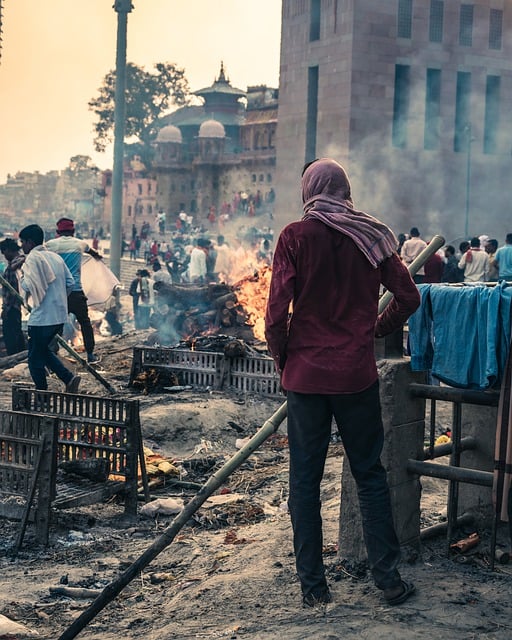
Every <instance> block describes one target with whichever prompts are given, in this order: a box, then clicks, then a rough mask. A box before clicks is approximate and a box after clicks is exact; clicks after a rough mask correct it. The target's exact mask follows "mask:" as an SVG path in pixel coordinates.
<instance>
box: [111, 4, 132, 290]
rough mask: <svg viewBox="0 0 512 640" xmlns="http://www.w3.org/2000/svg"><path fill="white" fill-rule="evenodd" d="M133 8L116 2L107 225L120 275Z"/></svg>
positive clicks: (115, 267)
mask: <svg viewBox="0 0 512 640" xmlns="http://www.w3.org/2000/svg"><path fill="white" fill-rule="evenodd" d="M132 9H133V5H132V3H131V1H130V0H116V2H115V4H114V10H115V11H117V46H116V89H115V98H114V99H115V107H114V165H113V171H112V217H111V224H110V269H111V270H112V272H113V273H114V274H115V275H116V276H117V277H118V278H119V277H120V275H121V224H122V219H123V160H124V132H125V120H126V100H125V89H126V31H127V24H128V13H130V12H131V10H132Z"/></svg>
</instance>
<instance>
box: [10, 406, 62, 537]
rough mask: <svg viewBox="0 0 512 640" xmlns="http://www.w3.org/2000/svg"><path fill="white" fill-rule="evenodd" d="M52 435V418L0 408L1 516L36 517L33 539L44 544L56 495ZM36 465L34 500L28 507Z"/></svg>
mask: <svg viewBox="0 0 512 640" xmlns="http://www.w3.org/2000/svg"><path fill="white" fill-rule="evenodd" d="M55 434H56V419H55V417H52V416H46V415H40V414H35V413H33V414H27V413H20V412H16V411H0V516H2V517H5V518H12V519H14V520H21V519H22V518H23V517H24V516H26V517H27V519H30V520H35V521H36V539H38V540H40V541H41V542H43V543H45V544H46V543H47V542H48V528H49V523H50V509H51V501H52V499H53V498H54V496H55V475H56V474H55V470H56V455H55V453H56V437H55ZM39 458H40V459H39ZM36 466H37V467H38V474H37V483H36V484H35V501H34V503H33V504H32V506H30V505H28V504H27V501H28V497H29V494H30V492H31V487H32V483H33V482H35V480H36V478H35V472H36ZM28 509H29V512H28V513H25V512H26V511H27V510H28Z"/></svg>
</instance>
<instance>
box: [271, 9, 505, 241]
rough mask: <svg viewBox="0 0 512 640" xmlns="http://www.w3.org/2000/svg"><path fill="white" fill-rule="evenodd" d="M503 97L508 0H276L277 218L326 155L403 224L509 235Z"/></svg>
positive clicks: (403, 228)
mask: <svg viewBox="0 0 512 640" xmlns="http://www.w3.org/2000/svg"><path fill="white" fill-rule="evenodd" d="M511 98H512V4H511V3H510V2H505V0H479V1H478V2H460V1H459V0H392V1H390V2H383V1H382V0H283V8H282V38H281V61H280V85H279V111H278V115H279V135H278V139H277V150H276V158H277V164H276V184H277V189H276V193H277V199H276V211H275V226H276V229H279V228H280V227H282V226H283V225H284V224H286V223H287V222H289V221H290V220H291V215H293V214H290V212H294V211H297V210H298V208H300V205H301V203H300V189H299V182H300V175H301V170H302V167H303V164H304V163H305V162H307V161H310V160H312V159H314V158H316V157H322V156H331V157H334V158H335V159H337V160H338V161H340V162H341V163H342V164H344V165H345V166H346V168H347V170H348V173H349V175H350V177H351V180H352V187H353V189H352V190H353V196H354V202H355V206H356V207H358V208H361V209H364V210H366V211H369V212H373V213H375V214H376V215H377V216H378V217H380V218H382V219H383V220H384V221H385V222H387V223H388V224H390V225H391V226H392V227H393V229H394V230H395V231H396V232H397V233H398V232H408V231H409V229H410V228H411V226H417V227H419V228H420V229H421V232H422V235H423V236H424V237H427V236H432V235H433V234H435V233H441V234H443V235H444V236H445V238H446V239H447V241H450V242H451V243H452V244H453V243H454V242H455V241H456V240H457V239H459V238H465V237H468V236H475V235H477V236H478V235H481V234H488V235H490V236H491V237H496V238H498V239H499V241H500V243H501V242H503V240H504V237H505V234H506V233H507V232H510V230H511V229H510V215H509V211H508V209H509V207H510V201H511V195H510V186H509V185H510V183H511V181H510V175H511V170H512V126H511V120H510V116H509V111H508V108H507V105H509V104H510V103H511Z"/></svg>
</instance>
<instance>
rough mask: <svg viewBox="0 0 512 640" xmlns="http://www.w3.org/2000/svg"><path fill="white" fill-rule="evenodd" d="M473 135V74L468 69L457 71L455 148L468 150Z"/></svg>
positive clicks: (458, 150)
mask: <svg viewBox="0 0 512 640" xmlns="http://www.w3.org/2000/svg"><path fill="white" fill-rule="evenodd" d="M470 137H471V74H470V73H469V72H467V71H459V73H457V90H456V94H455V136H454V139H453V150H454V151H457V152H460V151H468V149H469V139H470Z"/></svg>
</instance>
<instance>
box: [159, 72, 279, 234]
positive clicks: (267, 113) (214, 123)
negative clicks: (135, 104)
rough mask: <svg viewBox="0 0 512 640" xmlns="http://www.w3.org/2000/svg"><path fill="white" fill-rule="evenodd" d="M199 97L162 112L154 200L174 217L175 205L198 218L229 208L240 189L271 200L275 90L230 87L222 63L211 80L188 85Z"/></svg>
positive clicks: (275, 108)
mask: <svg viewBox="0 0 512 640" xmlns="http://www.w3.org/2000/svg"><path fill="white" fill-rule="evenodd" d="M194 95H196V96H197V97H198V99H199V100H200V102H201V104H198V105H192V106H186V107H181V108H180V109H178V110H176V111H175V112H173V113H171V114H170V115H168V116H165V117H164V118H162V121H161V125H162V126H161V128H160V131H159V133H158V135H157V138H156V141H155V157H154V159H153V163H152V168H151V172H152V173H153V174H154V176H155V177H156V180H157V183H158V192H157V207H158V208H159V209H163V210H164V211H165V212H166V213H167V214H168V219H169V220H170V221H172V220H173V219H174V218H175V217H176V215H177V214H178V213H179V212H180V211H186V212H187V213H189V214H193V215H194V216H195V220H196V221H200V222H201V221H204V220H206V217H207V216H208V214H209V212H210V211H211V210H212V208H213V209H214V210H215V212H216V214H218V213H219V212H221V211H226V209H227V208H228V207H229V208H232V206H233V202H234V200H236V198H237V194H240V193H246V194H247V195H248V196H249V197H250V198H253V197H254V198H255V199H256V202H259V203H261V206H265V205H267V204H268V201H269V200H272V202H273V195H274V180H275V176H274V173H275V162H276V157H275V137H276V127H277V90H276V89H270V88H268V87H266V86H254V87H248V89H247V91H242V90H241V89H237V88H235V87H233V86H232V85H231V83H230V81H229V79H228V78H227V77H226V74H225V71H224V67H223V65H222V64H221V68H220V73H219V76H218V77H217V78H216V79H215V81H214V83H213V84H212V85H211V86H210V87H205V88H204V89H200V90H198V91H195V92H194Z"/></svg>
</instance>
